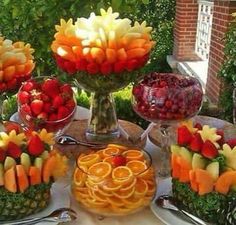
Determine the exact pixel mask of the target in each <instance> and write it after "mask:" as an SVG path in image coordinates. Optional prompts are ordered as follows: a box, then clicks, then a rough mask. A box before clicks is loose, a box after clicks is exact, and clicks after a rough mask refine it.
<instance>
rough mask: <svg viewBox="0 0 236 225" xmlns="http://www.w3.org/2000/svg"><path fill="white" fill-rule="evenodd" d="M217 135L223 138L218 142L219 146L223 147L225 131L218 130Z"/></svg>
mask: <svg viewBox="0 0 236 225" xmlns="http://www.w3.org/2000/svg"><path fill="white" fill-rule="evenodd" d="M216 133H217V134H218V135H220V136H221V138H220V140H218V141H217V142H218V144H219V145H221V146H222V145H223V144H224V143H225V138H224V131H223V130H217V131H216Z"/></svg>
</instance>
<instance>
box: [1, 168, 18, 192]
mask: <svg viewBox="0 0 236 225" xmlns="http://www.w3.org/2000/svg"><path fill="white" fill-rule="evenodd" d="M4 186H5V188H6V189H7V190H8V191H10V192H13V193H16V192H17V185H16V173H15V168H14V167H12V168H10V169H8V170H7V171H6V172H5V173H4Z"/></svg>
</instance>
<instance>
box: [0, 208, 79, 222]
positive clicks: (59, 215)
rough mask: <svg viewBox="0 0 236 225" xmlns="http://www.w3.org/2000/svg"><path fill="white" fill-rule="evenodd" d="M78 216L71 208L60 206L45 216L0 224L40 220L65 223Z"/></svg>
mask: <svg viewBox="0 0 236 225" xmlns="http://www.w3.org/2000/svg"><path fill="white" fill-rule="evenodd" d="M76 218H77V214H76V212H75V211H74V210H73V209H71V208H60V209H56V210H54V211H53V212H52V213H50V214H49V215H47V216H44V217H36V218H31V219H24V220H15V221H12V222H11V221H9V222H0V224H4V225H34V224H37V223H40V222H57V223H65V222H69V221H72V220H75V219H76Z"/></svg>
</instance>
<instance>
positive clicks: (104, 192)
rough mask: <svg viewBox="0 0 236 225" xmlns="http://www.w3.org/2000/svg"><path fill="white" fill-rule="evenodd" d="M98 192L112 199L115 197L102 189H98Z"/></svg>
mask: <svg viewBox="0 0 236 225" xmlns="http://www.w3.org/2000/svg"><path fill="white" fill-rule="evenodd" d="M97 191H98V192H99V193H100V194H101V195H104V196H106V197H111V196H113V193H112V192H110V191H105V190H103V189H102V188H101V187H98V189H97Z"/></svg>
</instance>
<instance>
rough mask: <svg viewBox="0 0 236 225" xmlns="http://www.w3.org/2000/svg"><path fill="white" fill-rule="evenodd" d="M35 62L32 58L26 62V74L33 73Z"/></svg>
mask: <svg viewBox="0 0 236 225" xmlns="http://www.w3.org/2000/svg"><path fill="white" fill-rule="evenodd" d="M34 67H35V64H34V63H33V61H32V60H28V61H27V63H25V71H24V72H25V74H29V73H31V71H32V70H33V69H34Z"/></svg>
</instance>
